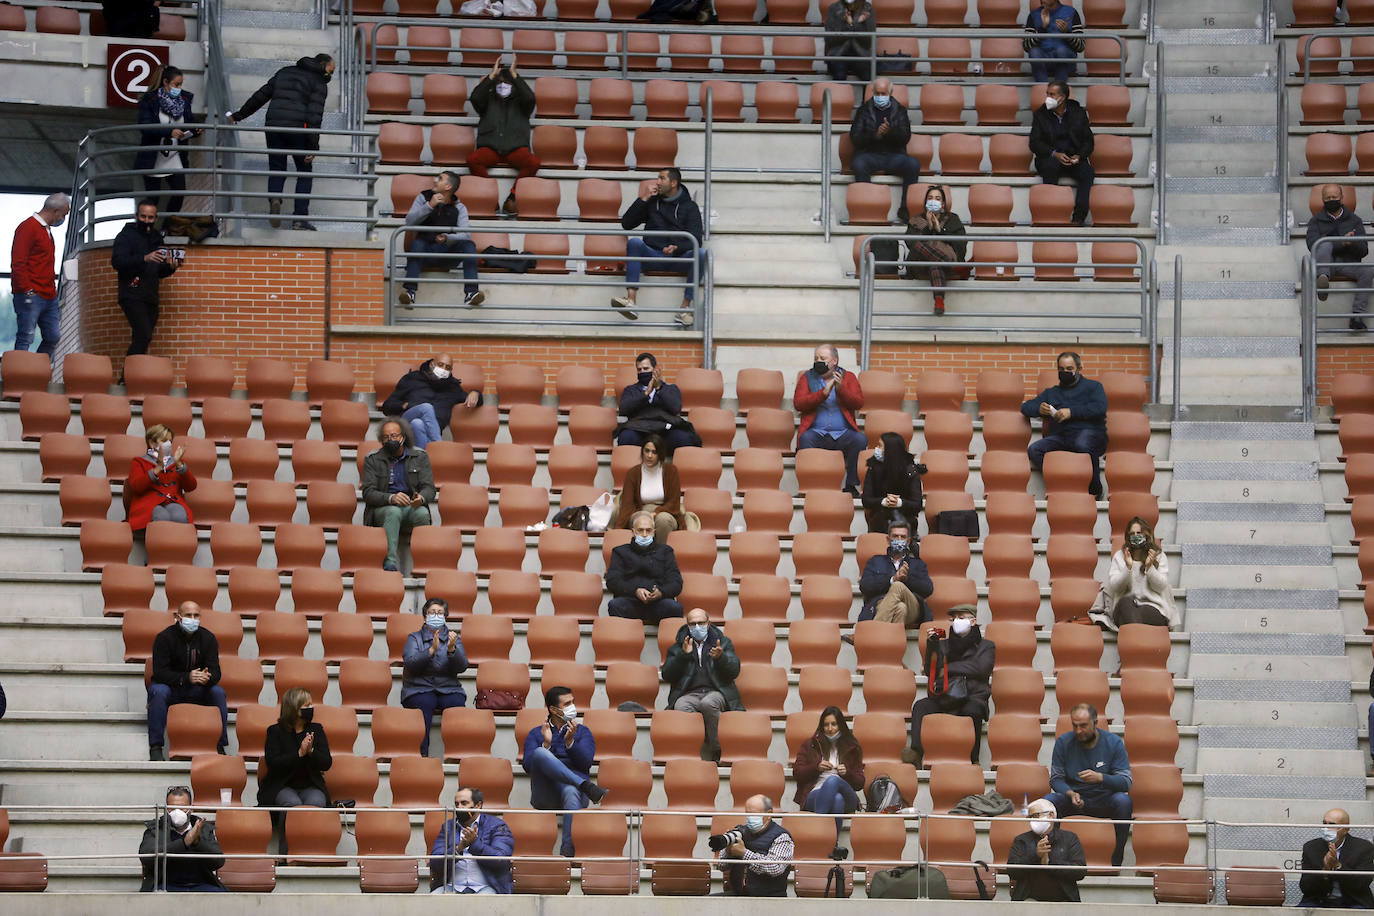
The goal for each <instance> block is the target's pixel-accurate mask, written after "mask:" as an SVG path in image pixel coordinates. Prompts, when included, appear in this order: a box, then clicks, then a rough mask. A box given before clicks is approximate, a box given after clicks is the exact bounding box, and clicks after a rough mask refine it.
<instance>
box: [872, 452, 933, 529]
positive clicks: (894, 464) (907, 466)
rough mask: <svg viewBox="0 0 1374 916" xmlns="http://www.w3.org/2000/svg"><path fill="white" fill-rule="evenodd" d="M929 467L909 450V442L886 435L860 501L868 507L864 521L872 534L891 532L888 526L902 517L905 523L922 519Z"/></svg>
mask: <svg viewBox="0 0 1374 916" xmlns="http://www.w3.org/2000/svg"><path fill="white" fill-rule="evenodd" d="M923 473H925V465H923V464H917V463H916V459H915V458H912V457H911V453H910V452H908V451H907V450H906V440H905V439H903V438H902V437H901V436H899V435H898V434H897V433H883V434H882V436H880V437H879V439H878V446H877V447H876V448H874V449H873V454H872V456H871V457H869V459H868V473H867V474H865V475H864V488H863V493H862V494H861V495H860V499H861V500H862V501H863V504H864V519H865V520H866V521H867V522H868V530H869V531H884V532H885V531H887V526H888V525H890V524H892V522H893V520H894V519H896V518H898V517H900V518H901V519H902V521H906V520H907V519H909V518H918V517H920V515H921V506H922V504H923V503H924V499H925V498H924V495H923V494H922V492H921V475H922V474H923Z"/></svg>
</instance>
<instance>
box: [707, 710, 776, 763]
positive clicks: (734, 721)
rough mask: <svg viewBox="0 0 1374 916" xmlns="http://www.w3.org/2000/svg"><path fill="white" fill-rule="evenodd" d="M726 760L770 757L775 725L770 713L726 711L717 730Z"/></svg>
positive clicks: (723, 760) (722, 758) (721, 749)
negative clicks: (770, 718)
mask: <svg viewBox="0 0 1374 916" xmlns="http://www.w3.org/2000/svg"><path fill="white" fill-rule="evenodd" d="M717 737H718V738H719V740H720V759H721V762H722V763H726V764H729V763H733V762H734V761H736V760H767V759H768V747H769V745H770V744H771V743H772V740H773V726H772V725H771V724H770V723H769V720H768V716H767V714H766V713H763V712H758V711H754V710H750V711H745V710H737V711H726V712H724V713H722V714H721V717H720V723H719V725H718V729H717Z"/></svg>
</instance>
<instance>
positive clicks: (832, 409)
mask: <svg viewBox="0 0 1374 916" xmlns="http://www.w3.org/2000/svg"><path fill="white" fill-rule="evenodd" d="M813 357H814V360H815V361H814V362H813V363H812V364H811V368H810V369H805V370H803V371H801V372H798V373H797V387H796V390H795V391H793V393H792V405H793V406H794V407H796V409H797V412H798V413H799V414H801V428H800V430H799V431H798V433H797V451H799V452H800V451H801V450H802V449H804V448H823V449H828V450H829V451H840V452H844V486H843V487H841V488H840V489H842V490H844V491H845V492H846V493H848V494H849V495H850V496H854V497H858V496H859V453H860V452H862V451H863V449H864V446H865V445H867V444H868V437H867V436H865V435H864V434H863V433H861V432H859V424H858V421H856V420H855V419H854V414H855V413H856V412H857V411H858V410H860V409H862V408H863V406H864V392H863V388H861V387H860V386H859V377H858V376H857V375H855V374H854V373H853V372H848V371H846V370H844V369H842V368H841V367H840V351H839V350H836V349H835V345H834V344H830V343H823V344H821V345H819V346H818V347H816V350H815V353H814V354H813Z"/></svg>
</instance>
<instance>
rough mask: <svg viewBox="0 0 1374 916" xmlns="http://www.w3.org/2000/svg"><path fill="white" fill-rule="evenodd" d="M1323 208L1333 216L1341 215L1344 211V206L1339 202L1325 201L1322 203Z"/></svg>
mask: <svg viewBox="0 0 1374 916" xmlns="http://www.w3.org/2000/svg"><path fill="white" fill-rule="evenodd" d="M1322 207H1323V208H1325V210H1326V212H1327V213H1330V214H1331V215H1333V216H1334V215H1336V214H1337V213H1340V212H1341V210H1342V209H1343V205H1342V204H1341V202H1340V201H1339V200H1324V201H1322Z"/></svg>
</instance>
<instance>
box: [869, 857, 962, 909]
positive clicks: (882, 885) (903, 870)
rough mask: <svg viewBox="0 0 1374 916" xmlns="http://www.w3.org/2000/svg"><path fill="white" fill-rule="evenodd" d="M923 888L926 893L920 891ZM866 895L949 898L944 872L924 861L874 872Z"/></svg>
mask: <svg viewBox="0 0 1374 916" xmlns="http://www.w3.org/2000/svg"><path fill="white" fill-rule="evenodd" d="M922 890H925V891H926V893H924V894H923V893H921V891H922ZM868 896H869V897H870V898H876V899H879V900H916V899H919V898H922V897H926V898H929V899H931V900H948V899H949V882H948V881H947V880H945V873H944V872H942V871H940V869H938V868H936V867H935V866H933V865H926V864H925V863H924V862H923V863H921V864H919V865H903V866H901V867H899V868H889V869H887V870H886V871H880V872H878V873H877V874H875V875H874V876H873V878H872V880H871V881H870V882H869V886H868Z"/></svg>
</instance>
